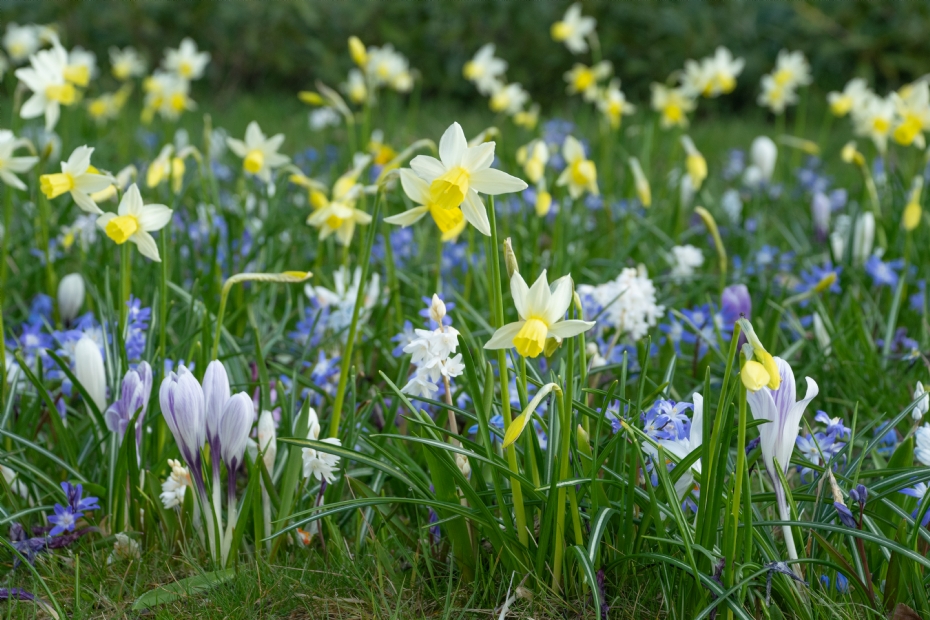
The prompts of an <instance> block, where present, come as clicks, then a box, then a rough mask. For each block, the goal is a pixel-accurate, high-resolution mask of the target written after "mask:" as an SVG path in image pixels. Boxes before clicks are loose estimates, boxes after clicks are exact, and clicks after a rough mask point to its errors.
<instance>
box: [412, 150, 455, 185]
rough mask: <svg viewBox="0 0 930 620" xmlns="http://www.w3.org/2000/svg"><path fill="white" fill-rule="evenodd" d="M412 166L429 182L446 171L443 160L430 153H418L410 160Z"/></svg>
mask: <svg viewBox="0 0 930 620" xmlns="http://www.w3.org/2000/svg"><path fill="white" fill-rule="evenodd" d="M410 167H411V168H413V171H414V172H416V173H417V175H418V176H419V177H420V178H421V179H423V180H424V181H426V182H427V183H429V182H431V181H432V180H433V179H435V178H436V177H438V176H441V175H442V174H443V173H445V171H446V168H445V166H443V165H442V162H441V161H439V160H438V159H436V158H435V157H430V156H429V155H417V156H416V157H414V158H413V159H411V160H410Z"/></svg>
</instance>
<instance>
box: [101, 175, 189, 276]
mask: <svg viewBox="0 0 930 620" xmlns="http://www.w3.org/2000/svg"><path fill="white" fill-rule="evenodd" d="M170 221H171V209H169V208H168V207H166V206H165V205H160V204H151V205H147V204H143V203H142V195H141V194H140V193H139V186H138V185H136V184H135V183H133V184H132V185H130V186H129V189H127V190H126V193H125V194H123V199H122V200H120V203H119V209H118V210H117V212H116V213H104V214H103V215H101V216H100V217H98V218H97V226H99V227H100V228H101V229H102V230H103V231H104V232H105V233H106V235H107V237H109V238H110V239H112V240H113V241H114V242H116V244H117V245H122V244H123V243H126V242H127V241H132V242H133V243H135V244H136V247H137V248H139V252H140V253H141V254H142V255H143V256H145V257H146V258H149V259H151V260H153V261H155V262H161V258H160V257H159V256H158V245H156V243H155V239H154V238H153V237H152V235H151V233H153V232H155V231H157V230H161V229H162V228H164V227H165V225H166V224H168V222H170Z"/></svg>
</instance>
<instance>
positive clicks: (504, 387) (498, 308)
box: [488, 196, 529, 545]
mask: <svg viewBox="0 0 930 620" xmlns="http://www.w3.org/2000/svg"><path fill="white" fill-rule="evenodd" d="M488 219H489V220H490V222H491V252H490V254H491V280H492V283H493V287H492V288H493V289H494V290H493V291H492V292H493V295H494V300H493V301H492V303H493V304H494V327H496V328H498V329H499V328H501V327H503V325H504V299H503V293H502V292H501V291H502V288H501V287H502V283H501V262H500V251H501V244H500V241H499V240H498V238H497V217H496V216H495V214H494V197H493V196H488ZM497 367H498V370H499V372H500V385H501V415H502V416H503V418H504V432H505V433H506V432H507V429H508V428H510V423H511V421H512V419H511V415H510V379H509V377H508V372H507V351H506V350H505V349H500V350H498V351H497ZM507 465H508V466H509V467H510V471H511V472H513V473H514V474H518V473H520V468H519V466H518V465H517V448H516V446H514V445H510V446H508V447H507ZM510 487H511V489H512V492H513V510H514V514H515V515H516V521H517V523H516V527H517V536H518V537H519V539H520V542H521V543H523V545H528V544H529V536H528V535H527V531H526V513H525V512H524V508H523V489H522V488H521V487H520V481H519V480H517V478H516V477H512V478H511V479H510ZM503 509H504V507H503V506H501V510H503Z"/></svg>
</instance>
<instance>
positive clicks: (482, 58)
mask: <svg viewBox="0 0 930 620" xmlns="http://www.w3.org/2000/svg"><path fill="white" fill-rule="evenodd" d="M505 71H507V62H506V61H504V60H501V59H500V58H495V57H494V44H493V43H488V44H486V45H484V46H482V47H481V49H479V50H478V51H477V52H476V53H475V56H474V57H473V58H472V59H471V60H469V61H468V62H466V63H465V67H463V69H462V74H463V75H464V76H465V79H467V80H469V81H471V82H472V83H473V84H474V85H475V88H477V89H478V92H479V93H481V94H482V95H489V94H491V93H492V92H494V91H495V90H496V89H497V88H496V87H497V86H498V85H499V84H500V83H501V82H502V80H503V75H504V72H505Z"/></svg>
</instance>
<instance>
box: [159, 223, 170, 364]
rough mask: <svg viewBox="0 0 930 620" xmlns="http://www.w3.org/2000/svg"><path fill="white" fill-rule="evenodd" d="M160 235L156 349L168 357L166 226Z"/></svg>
mask: <svg viewBox="0 0 930 620" xmlns="http://www.w3.org/2000/svg"><path fill="white" fill-rule="evenodd" d="M159 234H160V236H161V296H160V297H159V300H158V349H159V351H161V358H162V359H163V360H164V359H165V358H166V357H168V352H167V346H168V345H167V342H168V227H167V226H165V227H164V228H162V229H161V232H160V233H159Z"/></svg>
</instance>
